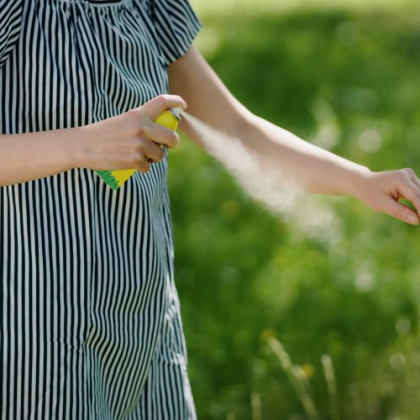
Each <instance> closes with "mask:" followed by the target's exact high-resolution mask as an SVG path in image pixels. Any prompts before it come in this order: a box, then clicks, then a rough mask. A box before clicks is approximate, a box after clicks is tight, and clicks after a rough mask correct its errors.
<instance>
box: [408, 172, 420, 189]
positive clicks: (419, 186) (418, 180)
mask: <svg viewBox="0 0 420 420" xmlns="http://www.w3.org/2000/svg"><path fill="white" fill-rule="evenodd" d="M410 180H411V181H413V182H414V184H415V185H416V186H417V187H418V188H420V179H418V178H417V175H416V174H414V173H413V175H412V176H410Z"/></svg>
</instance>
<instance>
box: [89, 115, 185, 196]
mask: <svg viewBox="0 0 420 420" xmlns="http://www.w3.org/2000/svg"><path fill="white" fill-rule="evenodd" d="M181 113H182V109H181V108H168V109H166V110H165V111H163V112H162V113H161V114H160V115H158V117H157V118H156V119H155V123H156V124H159V125H162V126H164V127H166V128H169V129H170V130H174V131H176V130H177V129H178V123H179V122H180V121H181ZM95 172H96V173H97V174H98V175H99V176H100V177H101V178H102V179H103V180H104V181H105V182H106V183H107V184H108V185H109V186H110V187H111V188H112V189H113V190H117V189H118V188H120V187H121V185H122V184H123V183H124V182H125V181H127V179H129V178H130V177H131V175H133V174H134V173H135V172H136V169H116V170H112V171H95Z"/></svg>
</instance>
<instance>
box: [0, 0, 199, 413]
mask: <svg viewBox="0 0 420 420" xmlns="http://www.w3.org/2000/svg"><path fill="white" fill-rule="evenodd" d="M199 28H200V22H199V20H198V18H197V17H196V16H195V14H194V12H193V11H192V9H191V7H190V5H189V3H188V1H187V0H119V1H118V0H117V1H109V0H103V1H99V0H96V1H93V0H91V1H87V0H26V1H19V0H0V133H2V134H15V133H25V132H34V131H47V130H53V129H59V128H68V127H76V126H82V125H86V124H89V123H92V122H96V121H101V120H103V119H105V118H109V117H112V116H115V115H118V114H121V113H123V112H126V111H128V110H129V109H132V108H134V107H137V106H140V105H141V104H143V103H145V102H146V101H148V100H150V99H152V98H153V97H155V96H157V95H159V94H162V93H165V92H167V85H168V84H167V75H166V66H167V65H168V64H169V63H171V62H173V61H174V60H176V59H177V58H178V57H179V56H181V55H182V54H183V53H185V51H186V50H187V49H188V48H189V46H190V44H191V42H192V40H193V38H194V37H195V35H196V33H197V32H198V30H199ZM166 153H167V152H166ZM166 175H167V156H165V158H164V159H163V160H162V161H161V162H159V163H157V164H153V165H152V167H151V170H150V171H149V172H148V173H147V174H141V173H136V174H135V175H134V176H133V177H131V178H130V180H129V181H127V182H126V183H125V184H124V185H123V186H122V187H121V188H120V189H118V190H112V189H110V188H109V187H108V186H107V185H106V184H105V183H104V182H103V181H102V180H101V179H100V178H99V177H98V176H97V175H96V173H95V172H94V171H92V170H89V169H82V168H74V169H72V170H69V171H66V172H63V173H60V174H57V175H54V176H51V177H46V178H42V179H37V180H33V181H30V182H25V183H21V184H16V185H9V186H4V187H0V282H1V293H0V315H1V331H0V357H1V359H0V363H1V366H0V418H1V419H5V420H6V419H7V420H11V419H26V418H28V419H42V420H44V419H145V420H146V419H147V420H153V419H156V420H158V419H171V420H172V419H180V420H182V419H195V418H196V415H195V409H194V402H193V399H192V393H191V389H190V385H189V381H188V375H187V353H186V346H185V339H184V335H183V329H182V321H181V316H180V305H179V299H178V295H177V291H176V287H175V283H174V273H173V244H172V228H171V219H170V206H169V198H168V192H167V186H166Z"/></svg>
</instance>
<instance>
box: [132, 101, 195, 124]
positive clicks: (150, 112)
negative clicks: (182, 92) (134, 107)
mask: <svg viewBox="0 0 420 420" xmlns="http://www.w3.org/2000/svg"><path fill="white" fill-rule="evenodd" d="M174 107H177V108H181V109H182V110H184V111H185V110H186V109H187V103H186V102H185V101H184V100H183V99H182V98H181V97H180V96H177V95H160V96H156V97H155V98H153V99H151V100H150V101H148V102H146V103H145V104H144V105H142V106H141V107H140V109H141V112H142V113H143V114H144V115H146V116H147V117H149V118H150V119H151V120H152V121H154V120H155V119H156V118H157V117H158V116H159V115H160V114H161V113H162V112H163V111H165V109H168V108H174Z"/></svg>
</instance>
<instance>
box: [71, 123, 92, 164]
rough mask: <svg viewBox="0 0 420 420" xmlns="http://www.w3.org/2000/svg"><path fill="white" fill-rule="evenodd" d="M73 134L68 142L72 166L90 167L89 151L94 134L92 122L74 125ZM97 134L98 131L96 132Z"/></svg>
mask: <svg viewBox="0 0 420 420" xmlns="http://www.w3.org/2000/svg"><path fill="white" fill-rule="evenodd" d="M73 130H75V132H74V133H72V134H73V136H72V137H73V141H72V142H70V145H71V147H70V151H69V159H70V161H71V164H72V167H73V168H92V167H94V166H95V163H94V162H93V153H92V151H91V146H92V139H93V136H95V132H96V129H94V124H89V125H85V126H82V127H76V128H74V129H73ZM96 135H98V133H96Z"/></svg>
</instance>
